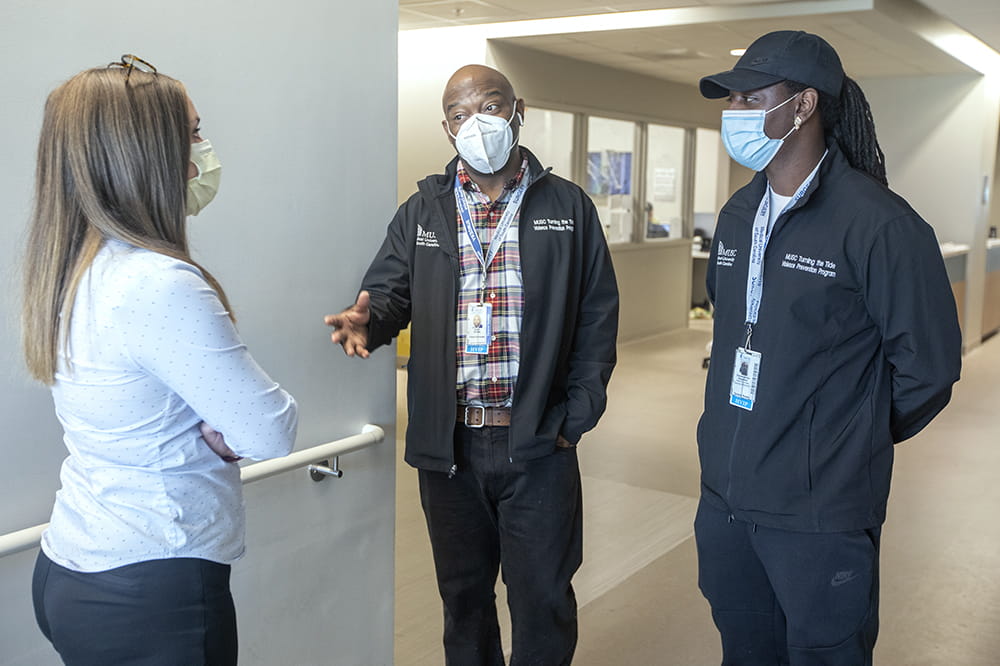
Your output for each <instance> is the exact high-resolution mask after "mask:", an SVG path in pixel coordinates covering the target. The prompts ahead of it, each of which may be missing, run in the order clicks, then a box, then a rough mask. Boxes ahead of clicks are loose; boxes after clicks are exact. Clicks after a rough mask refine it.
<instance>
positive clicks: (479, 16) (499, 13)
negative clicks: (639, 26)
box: [399, 0, 791, 30]
mask: <svg viewBox="0 0 1000 666" xmlns="http://www.w3.org/2000/svg"><path fill="white" fill-rule="evenodd" d="M762 1H764V2H767V0H704V1H702V0H680V1H679V2H678V1H675V2H666V1H665V0H617V1H616V0H399V29H400V30H412V29H414V28H440V27H443V26H447V25H471V24H475V23H495V22H499V21H523V20H528V19H538V18H556V17H559V16H583V15H586V14H604V13H608V12H631V11H639V10H642V9H671V8H674V7H702V6H709V5H752V4H761V2H762ZM789 1H791V0H777V2H789Z"/></svg>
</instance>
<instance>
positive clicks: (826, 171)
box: [733, 138, 851, 223]
mask: <svg viewBox="0 0 1000 666" xmlns="http://www.w3.org/2000/svg"><path fill="white" fill-rule="evenodd" d="M826 149H827V151H828V152H827V155H826V157H825V158H824V159H823V163H822V164H820V166H819V172H817V174H816V177H815V178H813V181H812V183H810V184H809V188H808V189H807V190H806V193H805V194H804V195H803V196H802V198H801V199H799V200H798V201H797V202H796V203H795V205H794V206H792V207H791V208H790V209H789V210H797V209H799V208H802V207H803V206H806V205H807V204H808V203H809V200H810V199H812V198H813V196H815V195H816V191H817V190H818V189H819V188H820V186H822V184H823V181H824V180H831V179H835V178H837V177H838V175H839V174H842V173H843V172H844V170H845V169H850V168H851V165H850V164H848V162H847V158H846V157H844V154H843V153H842V152H841V150H840V146H838V145H837V141H836V139H832V138H831V139H827V142H826ZM766 191H767V174H765V173H764V172H763V171H758V172H757V173H756V174H754V177H753V180H751V181H750V182H749V183H748V184H747V185H746V186H745V187H744V188H743V189H742V190H740V192H739V193H738V194H737V195H736V196H734V197H733V204H734V207H733V212H735V213H739V214H741V217H745V219H746V220H747V221H748V222H750V223H752V222H753V216H754V215H755V214H756V213H757V207H758V206H759V205H760V200H761V198H762V197H763V196H764V193H765V192H766ZM743 212H746V213H747V215H746V216H743V215H742V213H743ZM786 212H788V211H786Z"/></svg>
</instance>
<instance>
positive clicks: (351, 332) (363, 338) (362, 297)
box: [323, 291, 371, 358]
mask: <svg viewBox="0 0 1000 666" xmlns="http://www.w3.org/2000/svg"><path fill="white" fill-rule="evenodd" d="M369 319H371V313H370V312H369V310H368V292H367V291H362V292H361V293H360V294H358V301H357V303H355V304H354V305H352V306H351V307H349V308H347V309H346V310H344V311H343V312H341V313H339V314H331V315H327V316H326V317H324V318H323V321H324V322H325V323H326V325H327V326H332V327H333V328H334V331H333V333H331V334H330V339H331V340H333V343H334V344H337V345H340V346H342V347H343V348H344V353H345V354H347V355H348V356H360V357H361V358H368V354H369V353H370V352H369V351H368V320H369Z"/></svg>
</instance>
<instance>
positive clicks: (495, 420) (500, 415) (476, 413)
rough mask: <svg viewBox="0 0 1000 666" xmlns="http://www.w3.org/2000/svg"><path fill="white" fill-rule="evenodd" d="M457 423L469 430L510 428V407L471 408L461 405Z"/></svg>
mask: <svg viewBox="0 0 1000 666" xmlns="http://www.w3.org/2000/svg"><path fill="white" fill-rule="evenodd" d="M456 417H457V418H456V421H457V422H458V423H462V424H464V425H466V426H468V427H469V428H482V427H483V426H509V425H510V407H471V406H467V405H459V406H458V413H457V414H456Z"/></svg>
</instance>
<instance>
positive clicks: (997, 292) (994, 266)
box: [982, 238, 1000, 338]
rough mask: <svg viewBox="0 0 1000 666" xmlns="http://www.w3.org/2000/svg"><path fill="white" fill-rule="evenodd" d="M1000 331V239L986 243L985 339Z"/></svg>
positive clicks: (992, 239) (993, 239)
mask: <svg viewBox="0 0 1000 666" xmlns="http://www.w3.org/2000/svg"><path fill="white" fill-rule="evenodd" d="M998 330H1000V239H998V238H991V239H989V240H988V241H987V242H986V288H985V289H984V293H983V331H982V334H983V337H984V338H985V337H986V336H988V335H992V334H994V333H996V332H997V331H998Z"/></svg>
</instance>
